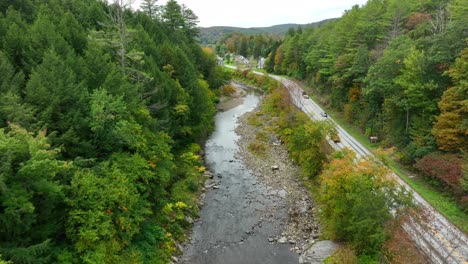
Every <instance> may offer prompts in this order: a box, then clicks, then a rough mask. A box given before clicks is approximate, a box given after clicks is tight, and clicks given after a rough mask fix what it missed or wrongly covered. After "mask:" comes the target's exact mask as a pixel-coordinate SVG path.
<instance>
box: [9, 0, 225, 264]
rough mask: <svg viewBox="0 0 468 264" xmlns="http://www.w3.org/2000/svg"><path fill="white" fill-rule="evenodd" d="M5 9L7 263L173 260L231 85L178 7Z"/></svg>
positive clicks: (21, 5)
mask: <svg viewBox="0 0 468 264" xmlns="http://www.w3.org/2000/svg"><path fill="white" fill-rule="evenodd" d="M130 2H131V1H126V0H116V1H113V2H111V3H107V2H105V1H98V0H80V1H74V0H49V1H42V0H20V1H18V0H2V1H1V2H0V96H1V98H2V99H1V100H0V255H1V257H0V263H9V261H12V263H167V262H168V261H169V260H170V259H171V256H172V254H174V253H175V252H176V251H177V250H178V249H177V248H176V243H175V241H177V240H179V239H180V238H181V237H182V236H183V231H184V228H186V227H187V226H189V222H190V219H189V218H187V217H189V216H192V217H195V216H196V215H197V214H198V211H197V210H198V209H197V207H196V206H195V199H196V196H197V191H198V186H199V184H198V182H199V177H200V175H201V173H202V172H203V170H204V167H203V162H202V160H201V158H200V156H199V153H200V144H202V143H203V140H204V139H205V138H206V136H207V135H208V134H209V133H210V132H211V130H212V129H213V125H214V121H213V120H214V119H213V117H214V114H215V107H214V105H215V102H216V101H217V100H218V99H217V98H218V95H217V92H216V91H217V88H218V87H220V86H221V85H223V84H224V83H225V82H226V81H227V80H228V79H229V76H228V75H227V73H225V72H224V71H223V69H222V68H221V67H219V66H217V63H216V56H215V55H214V53H213V52H211V51H210V50H208V49H202V48H201V47H200V45H199V44H198V42H197V40H196V37H197V35H198V32H199V31H198V28H197V23H198V18H197V16H196V15H195V14H194V13H193V12H192V10H190V9H189V8H187V7H186V6H184V5H182V6H181V5H179V4H178V3H177V2H176V1H174V0H170V1H168V2H167V4H165V5H161V6H158V5H156V1H155V0H145V1H143V3H142V5H141V10H139V11H133V10H132V9H131V8H130Z"/></svg>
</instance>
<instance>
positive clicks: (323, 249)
mask: <svg viewBox="0 0 468 264" xmlns="http://www.w3.org/2000/svg"><path fill="white" fill-rule="evenodd" d="M260 107H261V106H259V107H257V108H256V109H255V110H254V111H252V112H249V113H247V114H245V115H243V116H242V117H241V118H240V119H239V125H238V127H237V128H236V133H237V134H238V135H240V139H239V140H238V142H237V143H238V146H239V151H238V153H237V154H238V156H239V158H241V159H242V160H243V161H244V163H245V164H246V166H247V168H248V169H250V170H252V172H253V173H254V175H255V176H256V177H257V178H258V180H259V182H261V183H263V184H265V185H266V186H268V188H271V192H272V194H277V195H279V196H280V197H281V198H283V199H285V200H286V206H287V212H288V217H287V223H285V225H284V229H283V231H282V232H281V234H280V235H278V236H276V237H271V238H269V242H270V243H289V244H290V245H291V250H293V251H295V252H296V253H298V254H300V259H299V261H300V263H321V262H322V261H323V259H324V258H325V257H327V256H329V255H330V254H331V253H332V252H333V251H334V249H336V246H337V245H336V244H334V243H333V242H331V241H326V242H319V243H317V242H318V241H317V240H318V238H319V236H320V234H321V230H320V226H319V224H318V219H317V215H316V208H315V206H314V201H313V199H312V198H311V197H310V195H309V192H308V190H307V189H306V187H305V186H304V185H303V183H302V181H301V179H300V176H299V173H300V168H299V167H298V166H297V165H296V164H295V163H294V162H293V161H292V160H291V159H290V158H289V155H288V151H287V147H286V145H284V144H283V143H282V142H281V140H279V139H278V138H277V136H276V135H275V134H274V132H272V131H269V129H267V128H268V127H270V126H272V125H273V122H272V120H273V119H272V118H271V117H269V116H266V115H264V114H262V113H260ZM249 119H250V120H252V119H254V120H256V122H249ZM251 123H256V124H261V125H252V124H251ZM259 134H261V135H266V140H263V141H262V143H263V146H264V148H265V149H264V151H262V155H258V153H257V154H254V153H252V151H250V150H249V145H250V144H255V142H257V144H258V138H257V137H258V136H257V135H259ZM317 247H318V248H320V249H319V250H316V248H317Z"/></svg>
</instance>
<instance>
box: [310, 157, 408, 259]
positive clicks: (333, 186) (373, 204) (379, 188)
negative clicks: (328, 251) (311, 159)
mask: <svg viewBox="0 0 468 264" xmlns="http://www.w3.org/2000/svg"><path fill="white" fill-rule="evenodd" d="M354 157H355V154H354V153H353V152H351V151H345V153H344V156H343V158H338V159H335V160H332V161H331V162H330V164H329V165H328V167H327V168H326V169H325V170H324V171H323V172H322V174H321V175H320V198H319V200H320V202H321V204H322V207H321V208H322V216H323V217H324V219H326V220H325V221H326V222H327V226H326V229H327V230H326V231H327V232H328V234H329V235H330V236H332V237H333V238H334V239H336V240H340V241H347V242H349V243H350V244H351V245H352V246H353V247H354V249H355V250H356V252H357V253H358V254H360V255H369V256H373V255H376V254H378V253H379V251H380V248H381V246H382V244H383V243H384V242H385V241H386V240H387V238H388V232H387V230H386V228H385V226H386V224H387V223H388V222H389V221H390V220H392V219H393V217H392V214H391V213H390V211H395V212H397V213H398V212H400V209H402V208H404V207H405V206H407V205H409V204H410V201H411V198H410V196H409V195H408V194H406V193H404V192H403V190H401V189H399V188H398V187H397V186H396V184H395V183H394V182H392V181H389V180H388V179H387V173H388V172H387V170H386V169H385V168H384V167H382V166H380V165H379V164H377V163H374V162H372V161H360V162H359V163H357V164H356V163H354Z"/></svg>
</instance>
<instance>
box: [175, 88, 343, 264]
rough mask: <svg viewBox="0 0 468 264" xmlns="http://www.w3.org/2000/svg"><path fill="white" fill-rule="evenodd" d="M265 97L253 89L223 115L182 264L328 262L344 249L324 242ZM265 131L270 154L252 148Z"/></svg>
mask: <svg viewBox="0 0 468 264" xmlns="http://www.w3.org/2000/svg"><path fill="white" fill-rule="evenodd" d="M236 87H237V88H238V89H243V87H242V86H241V85H236ZM239 94H242V92H240V93H239ZM259 98H260V97H259V96H258V95H254V94H252V92H251V91H250V92H248V93H247V95H246V96H244V97H243V98H242V100H239V99H240V98H236V100H237V101H236V103H234V104H232V105H231V106H232V107H233V108H230V107H225V106H226V104H225V105H224V107H223V108H222V109H220V110H221V111H222V112H219V113H218V115H217V116H216V130H215V132H214V133H213V135H212V136H211V137H210V139H209V140H208V141H207V143H206V148H205V151H206V156H205V160H206V165H207V167H208V168H209V171H206V172H205V176H206V177H207V178H208V179H207V181H206V183H205V188H204V190H205V193H203V194H202V196H201V197H200V206H201V211H200V218H199V219H196V220H195V222H194V226H193V232H192V234H191V239H190V240H189V241H188V242H187V243H185V245H184V246H183V249H182V251H183V255H182V256H180V257H179V258H177V259H175V261H176V262H181V263H191V264H192V263H236V264H237V263H298V262H299V263H321V262H322V260H323V258H324V257H326V256H327V255H329V254H330V252H332V251H333V249H334V248H335V247H336V245H335V244H333V243H325V244H323V243H322V242H320V243H316V240H317V239H318V237H319V236H320V228H319V225H318V223H317V219H316V214H315V207H314V203H313V201H312V199H311V198H310V196H309V195H308V192H307V190H306V188H305V187H304V186H303V185H302V183H301V180H300V179H299V177H298V174H299V168H298V167H297V165H296V164H295V163H294V162H292V161H291V160H290V158H289V157H288V152H287V149H286V146H285V145H284V144H282V143H281V141H279V140H278V139H277V138H276V136H275V135H274V134H273V133H272V132H270V131H269V130H268V129H266V128H267V127H268V126H269V125H271V124H272V123H271V119H270V118H268V117H266V116H262V115H260V114H259V113H258V111H257V110H258V109H259V108H258V104H259ZM227 105H229V103H228V104H227ZM252 118H255V119H257V120H258V121H259V123H257V125H256V124H252V122H250V121H249V120H251V119H252ZM258 124H261V125H258ZM259 135H262V140H263V141H262V145H263V147H262V148H264V151H263V153H264V155H256V154H254V153H252V152H251V151H250V150H249V145H251V144H252V143H253V142H256V141H258V136H259ZM314 246H315V247H314ZM317 246H319V247H318V250H317V249H316V247H317ZM323 246H324V247H325V249H323ZM320 253H326V254H325V256H323V255H321V254H320Z"/></svg>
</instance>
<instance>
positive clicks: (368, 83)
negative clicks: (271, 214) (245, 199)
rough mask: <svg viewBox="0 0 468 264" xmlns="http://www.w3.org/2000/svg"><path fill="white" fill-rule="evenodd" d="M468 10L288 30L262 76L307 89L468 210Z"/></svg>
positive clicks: (433, 6)
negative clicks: (292, 80) (278, 76)
mask: <svg viewBox="0 0 468 264" xmlns="http://www.w3.org/2000/svg"><path fill="white" fill-rule="evenodd" d="M467 6H468V3H467V1H466V0H423V1H419V0H418V1H413V0H411V1H398V0H385V1H383V0H370V1H368V2H367V4H365V5H363V6H357V5H356V6H354V7H352V8H351V9H350V10H347V11H345V12H344V14H343V16H342V17H341V18H339V19H336V20H333V21H330V22H328V23H326V24H325V25H322V26H320V27H318V28H304V29H302V28H298V29H291V30H290V31H289V32H288V34H287V35H286V36H285V38H284V39H282V40H281V41H278V42H276V43H275V44H272V46H271V49H270V51H269V53H268V54H267V56H268V57H267V60H266V62H265V69H266V70H267V71H268V72H270V73H275V74H285V75H289V76H291V77H294V78H297V79H299V80H302V81H304V82H305V83H307V84H308V85H309V86H311V87H313V90H314V93H315V94H316V95H317V96H318V98H319V100H320V101H321V103H322V104H324V105H325V106H327V107H331V108H334V109H337V110H338V111H340V112H341V113H342V114H343V116H344V117H345V118H346V119H347V121H349V122H350V123H353V124H355V125H356V126H358V127H359V128H360V129H361V130H362V132H363V133H364V134H365V135H366V136H367V137H370V136H376V137H377V138H379V140H380V141H381V142H380V143H381V144H382V145H383V146H396V147H397V149H398V150H399V152H398V155H399V159H400V161H402V162H403V163H405V164H409V165H411V164H415V166H414V168H416V169H417V170H419V171H420V172H421V173H422V174H423V175H424V176H426V177H427V178H428V179H430V181H432V182H437V185H441V186H442V188H446V189H449V190H451V192H453V193H455V195H456V197H457V198H458V200H459V201H460V202H461V203H462V204H463V205H464V207H465V209H466V208H467V207H466V206H467V204H466V200H467V199H466V197H467V191H468V189H467V184H466V182H467V177H468V176H467V175H468V174H467V173H466V167H465V168H464V167H463V166H464V165H463V164H466V151H467V150H468V149H467V146H468V137H467V133H468V132H467V131H468V125H467V118H466V116H467V115H468V112H467V105H468V103H467V102H468V101H467V93H468V92H467V89H468V86H467V84H466V80H467V79H468V78H467V77H468V76H467V72H468V68H467V65H468V64H467V63H466V62H467V56H468V48H467V46H466V43H467V42H466V41H467V31H466V25H467V24H468V20H467V17H468V10H467V8H466V7H467ZM225 45H226V44H224V46H225ZM238 47H239V48H237V50H238V51H242V46H240V45H239V46H238ZM265 50H268V49H265ZM251 54H253V53H251ZM434 161H436V162H434ZM423 168H425V169H423ZM463 171H465V173H464V172H463Z"/></svg>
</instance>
